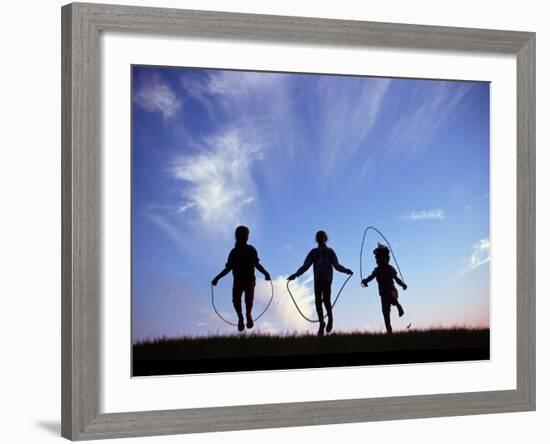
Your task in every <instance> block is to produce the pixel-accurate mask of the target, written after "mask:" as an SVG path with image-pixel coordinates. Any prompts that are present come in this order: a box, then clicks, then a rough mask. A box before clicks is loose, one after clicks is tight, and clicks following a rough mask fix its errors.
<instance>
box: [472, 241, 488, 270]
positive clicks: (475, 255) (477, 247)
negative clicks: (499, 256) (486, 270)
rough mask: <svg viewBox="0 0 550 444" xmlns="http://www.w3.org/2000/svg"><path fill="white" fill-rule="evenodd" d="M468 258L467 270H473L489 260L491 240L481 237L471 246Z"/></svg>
mask: <svg viewBox="0 0 550 444" xmlns="http://www.w3.org/2000/svg"><path fill="white" fill-rule="evenodd" d="M472 249H473V251H472V254H471V256H470V258H469V259H468V260H467V264H468V268H467V271H471V270H475V269H476V268H478V267H481V266H482V265H483V264H486V263H488V262H489V261H490V260H491V242H490V241H489V239H481V240H479V241H478V242H476V243H475V244H474V245H473V247H472Z"/></svg>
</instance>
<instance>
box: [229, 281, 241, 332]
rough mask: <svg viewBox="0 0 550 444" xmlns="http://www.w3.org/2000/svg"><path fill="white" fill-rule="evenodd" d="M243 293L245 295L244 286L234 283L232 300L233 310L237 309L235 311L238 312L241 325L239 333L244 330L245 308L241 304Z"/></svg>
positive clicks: (239, 325)
mask: <svg viewBox="0 0 550 444" xmlns="http://www.w3.org/2000/svg"><path fill="white" fill-rule="evenodd" d="M242 293H243V288H242V286H241V285H239V284H237V283H236V282H233V298H232V299H233V308H235V311H236V312H237V316H238V317H239V323H238V329H239V331H241V330H243V329H244V320H243V307H242V302H241V296H242Z"/></svg>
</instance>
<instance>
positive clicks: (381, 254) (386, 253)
mask: <svg viewBox="0 0 550 444" xmlns="http://www.w3.org/2000/svg"><path fill="white" fill-rule="evenodd" d="M373 254H374V257H375V259H376V265H387V264H389V263H390V249H389V248H388V247H386V246H385V245H383V244H378V246H377V247H376V248H375V249H374V250H373Z"/></svg>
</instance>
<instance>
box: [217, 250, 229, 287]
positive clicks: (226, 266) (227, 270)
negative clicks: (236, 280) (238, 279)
mask: <svg viewBox="0 0 550 444" xmlns="http://www.w3.org/2000/svg"><path fill="white" fill-rule="evenodd" d="M232 269H233V250H231V252H230V253H229V256H228V257H227V263H226V264H225V268H224V269H223V270H222V271H220V272H219V273H218V274H217V275H216V277H215V278H214V279H212V285H214V286H216V285H217V284H218V281H219V280H220V279H221V278H222V277H224V276H225V275H226V274H227V273H229V272H230V271H231V270H232Z"/></svg>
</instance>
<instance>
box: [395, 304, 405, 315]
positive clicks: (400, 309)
mask: <svg viewBox="0 0 550 444" xmlns="http://www.w3.org/2000/svg"><path fill="white" fill-rule="evenodd" d="M395 305H396V306H397V312H398V313H399V317H401V316H403V315H404V314H405V310H403V306H402V305H401V304H400V303H399V302H396V303H395Z"/></svg>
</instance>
